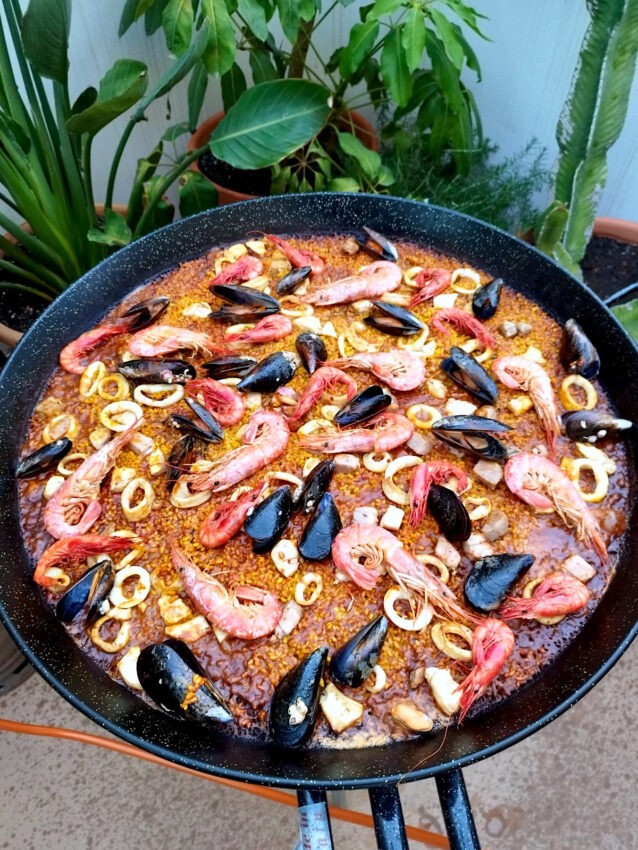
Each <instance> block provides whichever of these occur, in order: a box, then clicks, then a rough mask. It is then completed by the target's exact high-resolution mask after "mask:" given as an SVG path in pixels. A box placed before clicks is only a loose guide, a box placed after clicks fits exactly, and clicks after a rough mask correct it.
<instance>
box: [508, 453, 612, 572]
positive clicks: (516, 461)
mask: <svg viewBox="0 0 638 850" xmlns="http://www.w3.org/2000/svg"><path fill="white" fill-rule="evenodd" d="M504 477H505V483H506V484H507V486H508V487H509V489H510V490H511V491H512V493H513V494H514V495H515V496H518V498H519V499H522V500H523V501H524V502H526V503H527V504H528V505H531V506H532V507H534V508H538V509H539V510H542V511H546V510H550V509H551V508H555V509H556V512H557V513H558V515H559V516H560V518H561V519H562V520H563V522H564V523H565V525H568V526H570V527H572V528H575V529H576V536H577V537H578V539H579V540H583V541H584V542H585V545H587V546H593V547H594V549H595V550H596V552H598V555H599V557H600V558H601V560H602V561H603V562H604V563H609V555H608V554H607V549H606V547H605V543H604V541H603V538H602V535H601V533H600V528H599V527H598V524H597V522H596V520H595V519H594V517H593V516H592V514H591V512H590V510H589V507H588V506H587V504H586V502H585V501H584V500H583V498H582V497H581V495H580V493H579V492H578V489H577V488H576V486H575V485H574V483H573V481H571V479H570V478H569V476H568V475H567V473H566V472H565V471H564V470H562V469H561V468H560V467H559V466H557V465H556V464H555V463H554V462H553V461H551V460H550V459H549V458H546V457H543V456H542V455H537V454H532V453H531V452H520V453H519V454H517V455H514V457H512V458H510V459H509V460H508V461H507V463H506V464H505V470H504Z"/></svg>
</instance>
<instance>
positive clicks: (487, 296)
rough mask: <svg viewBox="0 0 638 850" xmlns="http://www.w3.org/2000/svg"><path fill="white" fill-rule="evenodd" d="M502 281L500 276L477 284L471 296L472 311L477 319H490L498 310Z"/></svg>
mask: <svg viewBox="0 0 638 850" xmlns="http://www.w3.org/2000/svg"><path fill="white" fill-rule="evenodd" d="M502 289H503V281H502V280H501V278H500V277H496V278H494V280H491V281H490V282H489V283H485V284H483V286H479V288H478V289H477V290H476V292H475V293H474V295H473V296H472V312H473V313H474V315H475V316H476V318H477V319H491V318H492V316H493V315H494V313H496V311H497V310H498V302H499V301H500V298H501V290H502Z"/></svg>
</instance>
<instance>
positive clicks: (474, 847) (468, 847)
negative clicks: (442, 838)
mask: <svg viewBox="0 0 638 850" xmlns="http://www.w3.org/2000/svg"><path fill="white" fill-rule="evenodd" d="M436 789H437V791H438V792H439V800H440V801H441V809H442V810H443V817H444V819H445V829H446V831H447V835H448V838H449V840H450V850H481V845H480V842H479V838H478V835H477V833H476V826H475V824H474V816H473V815H472V807H471V806H470V799H469V797H468V796H467V789H466V787H465V780H464V779H463V774H462V773H461V771H460V770H458V769H457V770H450V771H449V772H448V773H442V774H440V775H439V776H437V777H436Z"/></svg>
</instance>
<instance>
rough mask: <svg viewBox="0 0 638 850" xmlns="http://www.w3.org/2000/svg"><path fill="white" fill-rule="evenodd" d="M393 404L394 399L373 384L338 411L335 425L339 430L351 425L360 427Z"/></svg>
mask: <svg viewBox="0 0 638 850" xmlns="http://www.w3.org/2000/svg"><path fill="white" fill-rule="evenodd" d="M391 403H392V397H391V396H390V395H388V393H386V391H385V390H384V389H383V387H380V386H379V385H378V384H372V385H371V386H369V387H366V388H365V389H364V390H361V391H360V392H358V393H357V394H356V395H354V396H352V398H351V399H350V401H347V402H346V403H345V404H344V405H343V407H342V408H341V409H340V410H339V411H337V413H336V414H335V418H334V420H333V421H334V423H335V425H338V426H339V428H347V427H349V426H350V425H359V424H360V423H361V422H366V421H367V420H368V419H371V418H372V417H373V416H376V415H377V414H378V413H381V411H382V410H385V409H386V407H388V405H390V404H391Z"/></svg>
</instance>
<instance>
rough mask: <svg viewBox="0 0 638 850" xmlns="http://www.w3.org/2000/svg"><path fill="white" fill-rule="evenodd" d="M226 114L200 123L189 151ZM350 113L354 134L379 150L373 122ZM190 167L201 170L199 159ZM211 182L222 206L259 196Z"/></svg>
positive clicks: (207, 135) (190, 141)
mask: <svg viewBox="0 0 638 850" xmlns="http://www.w3.org/2000/svg"><path fill="white" fill-rule="evenodd" d="M224 114H225V113H224V112H216V113H215V114H214V115H211V116H210V118H207V119H206V121H203V122H202V123H201V124H200V125H199V127H198V128H197V129H196V130H195V132H194V133H193V135H192V136H191V137H190V140H189V142H188V150H189V151H193V150H196V149H197V148H201V147H202V146H203V145H205V144H206V143H207V142H208V140H209V139H210V137H211V135H212V133H213V130H215V128H216V127H217V125H218V124H219V123H220V121H221V120H222V118H223V117H224ZM348 114H349V116H350V118H351V120H352V124H353V127H354V135H355V136H356V137H357V138H358V139H359V141H360V142H363V144H364V145H365V146H366V147H367V148H369V149H370V150H371V151H378V150H379V138H378V136H377V134H376V131H375V129H374V127H373V126H372V124H371V123H370V122H369V121H368V120H367V118H364V117H363V115H361V114H360V113H359V112H349V113H348ZM348 123H349V122H348ZM190 168H191V169H192V170H193V171H199V167H198V165H197V160H195V162H192V163H191V165H190ZM200 173H201V172H200ZM204 176H206V175H204ZM211 183H212V184H213V185H214V186H215V188H216V189H217V192H218V195H219V201H218V203H219V206H220V207H221V206H224V204H234V203H235V202H236V201H249V200H251V199H252V198H256V197H258V195H249V194H247V193H246V192H236V191H235V190H234V189H229V188H228V187H226V186H220V184H219V183H215V181H214V180H211Z"/></svg>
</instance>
